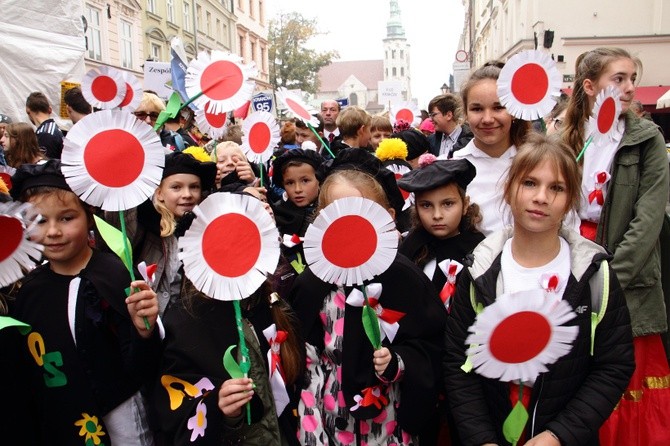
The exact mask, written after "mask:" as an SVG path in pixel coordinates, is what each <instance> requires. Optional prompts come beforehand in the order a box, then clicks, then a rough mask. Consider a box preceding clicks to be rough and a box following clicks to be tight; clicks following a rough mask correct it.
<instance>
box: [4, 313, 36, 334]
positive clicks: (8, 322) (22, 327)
mask: <svg viewBox="0 0 670 446" xmlns="http://www.w3.org/2000/svg"><path fill="white" fill-rule="evenodd" d="M7 327H16V328H17V329H18V330H19V333H21V334H22V335H26V334H28V333H29V332H30V330H32V327H31V326H30V325H28V324H26V323H25V322H21V321H17V320H16V319H14V318H11V317H9V316H0V330H3V329H5V328H7Z"/></svg>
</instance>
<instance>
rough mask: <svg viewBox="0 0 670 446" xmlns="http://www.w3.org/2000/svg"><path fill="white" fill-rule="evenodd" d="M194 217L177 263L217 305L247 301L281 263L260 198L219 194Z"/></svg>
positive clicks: (273, 229) (181, 242)
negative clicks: (181, 264)
mask: <svg viewBox="0 0 670 446" xmlns="http://www.w3.org/2000/svg"><path fill="white" fill-rule="evenodd" d="M193 212H194V213H195V215H196V219H195V220H194V221H193V224H192V225H191V228H190V229H189V230H188V231H186V234H185V235H184V236H183V237H181V238H180V239H179V249H180V251H181V253H180V254H179V259H180V260H182V261H183V262H184V272H185V273H186V276H187V277H188V278H189V279H190V280H191V282H193V285H195V287H196V288H197V289H199V290H200V291H202V292H203V293H204V294H206V295H207V296H209V297H211V298H214V299H218V300H240V299H244V298H246V297H249V296H250V295H251V294H252V293H253V292H255V291H256V290H257V289H258V287H259V286H261V284H262V283H263V281H264V280H265V278H266V276H267V274H269V273H272V272H274V270H275V269H276V267H277V263H278V262H279V233H278V232H277V228H276V226H275V224H274V222H273V221H272V217H270V215H269V214H268V213H267V211H266V210H265V209H264V208H263V205H262V203H261V202H260V201H259V200H257V199H256V198H253V197H249V196H246V195H235V194H226V193H218V194H212V195H210V196H209V197H207V198H206V199H205V200H204V201H203V202H202V203H200V205H199V206H196V207H195V209H194V210H193Z"/></svg>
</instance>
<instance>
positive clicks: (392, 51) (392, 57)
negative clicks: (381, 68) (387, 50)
mask: <svg viewBox="0 0 670 446" xmlns="http://www.w3.org/2000/svg"><path fill="white" fill-rule="evenodd" d="M391 59H395V50H391Z"/></svg>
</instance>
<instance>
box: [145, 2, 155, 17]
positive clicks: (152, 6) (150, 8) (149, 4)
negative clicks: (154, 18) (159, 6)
mask: <svg viewBox="0 0 670 446" xmlns="http://www.w3.org/2000/svg"><path fill="white" fill-rule="evenodd" d="M147 11H149V12H153V13H154V14H156V0H147Z"/></svg>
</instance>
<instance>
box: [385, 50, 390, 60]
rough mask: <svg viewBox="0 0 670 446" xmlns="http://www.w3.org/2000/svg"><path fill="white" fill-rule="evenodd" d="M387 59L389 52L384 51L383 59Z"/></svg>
mask: <svg viewBox="0 0 670 446" xmlns="http://www.w3.org/2000/svg"><path fill="white" fill-rule="evenodd" d="M388 58H389V50H386V51H384V59H388Z"/></svg>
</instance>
